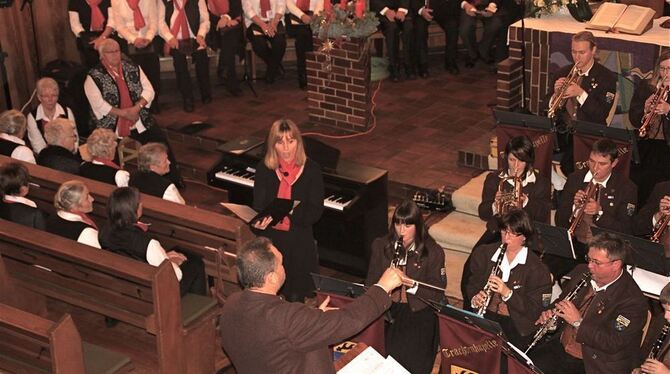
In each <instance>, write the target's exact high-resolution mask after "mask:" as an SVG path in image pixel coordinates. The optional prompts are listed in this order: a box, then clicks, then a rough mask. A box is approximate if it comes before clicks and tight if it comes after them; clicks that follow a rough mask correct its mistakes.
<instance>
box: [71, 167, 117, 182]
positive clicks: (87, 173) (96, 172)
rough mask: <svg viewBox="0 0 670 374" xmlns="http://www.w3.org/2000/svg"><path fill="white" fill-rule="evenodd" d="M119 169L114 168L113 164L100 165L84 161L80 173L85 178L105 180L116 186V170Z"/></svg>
mask: <svg viewBox="0 0 670 374" xmlns="http://www.w3.org/2000/svg"><path fill="white" fill-rule="evenodd" d="M118 171H119V170H117V169H114V168H113V167H111V166H107V165H98V164H94V163H92V162H84V163H82V164H81V166H79V175H81V176H82V177H84V178H89V179H94V180H97V181H99V182H104V183H108V184H113V185H115V186H116V172H118Z"/></svg>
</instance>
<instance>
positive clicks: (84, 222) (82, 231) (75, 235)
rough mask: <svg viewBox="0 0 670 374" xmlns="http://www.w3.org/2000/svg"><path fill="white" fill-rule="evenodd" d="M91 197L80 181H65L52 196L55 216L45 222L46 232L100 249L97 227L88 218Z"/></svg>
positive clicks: (91, 208) (90, 208)
mask: <svg viewBox="0 0 670 374" xmlns="http://www.w3.org/2000/svg"><path fill="white" fill-rule="evenodd" d="M93 201H94V199H93V196H91V194H90V192H89V190H88V187H86V185H85V184H84V182H82V181H78V180H71V181H67V182H65V183H63V184H61V186H60V187H59V188H58V191H56V195H55V196H54V206H55V207H56V214H55V215H53V216H51V217H49V219H48V220H47V231H48V232H50V233H52V234H56V235H60V236H62V237H65V238H68V239H72V240H76V241H78V242H79V243H82V244H86V245H90V246H91V247H95V248H100V242H98V226H97V225H96V224H95V222H94V221H93V220H92V219H91V217H89V216H88V213H91V212H92V211H93Z"/></svg>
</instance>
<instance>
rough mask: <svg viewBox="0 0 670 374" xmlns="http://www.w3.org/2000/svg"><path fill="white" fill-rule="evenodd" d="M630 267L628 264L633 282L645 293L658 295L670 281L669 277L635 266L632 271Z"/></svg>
mask: <svg viewBox="0 0 670 374" xmlns="http://www.w3.org/2000/svg"><path fill="white" fill-rule="evenodd" d="M631 269H632V267H631V266H628V272H629V273H630V274H631V275H632V276H633V279H634V280H635V283H637V285H638V287H640V290H642V292H644V293H645V294H650V295H654V296H656V297H658V295H660V294H661V290H662V289H663V287H665V285H666V284H668V283H670V277H666V276H663V275H660V274H656V273H652V272H650V271H647V270H644V269H640V268H635V270H632V271H631Z"/></svg>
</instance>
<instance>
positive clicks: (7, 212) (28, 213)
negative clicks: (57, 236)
mask: <svg viewBox="0 0 670 374" xmlns="http://www.w3.org/2000/svg"><path fill="white" fill-rule="evenodd" d="M0 218H2V219H6V220H7V221H11V222H14V223H18V224H20V225H23V226H28V227H33V228H36V229H40V230H44V227H45V225H46V224H45V221H46V218H45V214H44V213H43V212H42V211H41V210H39V209H37V208H33V207H31V206H28V205H26V204H22V203H6V202H4V201H2V200H0Z"/></svg>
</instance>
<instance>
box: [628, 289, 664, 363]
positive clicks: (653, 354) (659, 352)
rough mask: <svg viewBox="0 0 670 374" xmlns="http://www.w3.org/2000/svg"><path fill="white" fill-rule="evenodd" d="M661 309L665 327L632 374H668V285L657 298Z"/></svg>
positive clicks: (655, 337)
mask: <svg viewBox="0 0 670 374" xmlns="http://www.w3.org/2000/svg"><path fill="white" fill-rule="evenodd" d="M658 301H660V302H661V306H662V307H663V318H664V319H665V325H664V326H663V328H662V329H661V331H659V333H658V334H657V335H656V336H654V337H653V338H654V339H655V341H654V342H653V343H652V346H651V349H650V352H649V354H648V355H647V358H646V359H645V360H644V362H643V363H642V365H641V366H640V367H639V368H635V369H633V373H632V374H642V373H646V374H670V354H668V353H669V352H668V351H669V350H668V348H670V345H669V344H668V343H670V338H669V337H668V330H670V283H668V284H666V285H665V287H663V289H662V290H661V294H660V295H659V297H658Z"/></svg>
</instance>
